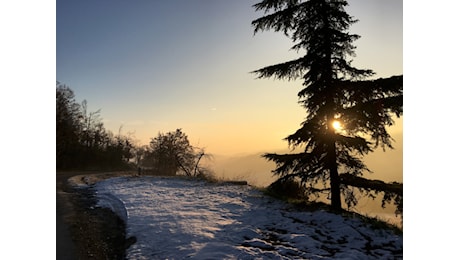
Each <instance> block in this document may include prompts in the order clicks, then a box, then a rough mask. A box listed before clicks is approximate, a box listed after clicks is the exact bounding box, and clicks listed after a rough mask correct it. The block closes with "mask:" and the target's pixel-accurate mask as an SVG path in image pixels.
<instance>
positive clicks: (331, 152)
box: [327, 136, 342, 211]
mask: <svg viewBox="0 0 460 260" xmlns="http://www.w3.org/2000/svg"><path fill="white" fill-rule="evenodd" d="M331 137H332V136H331ZM330 140H331V142H330V143H329V145H328V151H327V157H328V169H329V173H330V175H331V176H330V183H331V208H332V209H333V210H335V211H341V210H342V200H341V199H340V178H339V173H338V171H337V160H336V153H335V140H334V139H333V138H331V139H330Z"/></svg>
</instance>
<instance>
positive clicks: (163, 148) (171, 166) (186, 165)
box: [144, 129, 210, 177]
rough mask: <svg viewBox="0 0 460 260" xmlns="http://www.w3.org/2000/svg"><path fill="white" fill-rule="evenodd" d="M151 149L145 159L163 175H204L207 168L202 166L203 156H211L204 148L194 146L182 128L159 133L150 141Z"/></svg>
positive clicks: (155, 170)
mask: <svg viewBox="0 0 460 260" xmlns="http://www.w3.org/2000/svg"><path fill="white" fill-rule="evenodd" d="M149 148H150V151H148V152H147V155H146V156H145V157H146V158H145V159H144V161H147V164H150V165H151V166H153V170H154V172H156V173H157V174H161V175H176V174H178V173H179V174H184V175H186V176H193V177H197V176H202V175H203V174H205V173H206V171H207V170H206V169H205V168H202V167H200V161H201V159H202V158H203V157H209V156H210V155H208V154H206V153H205V151H204V149H203V148H195V147H193V146H192V145H191V144H190V142H189V140H188V137H187V135H186V134H185V133H184V132H182V129H176V131H172V132H168V133H166V134H163V133H158V135H157V137H155V138H152V140H151V142H150V147H149Z"/></svg>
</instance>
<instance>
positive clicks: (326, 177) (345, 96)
mask: <svg viewBox="0 0 460 260" xmlns="http://www.w3.org/2000/svg"><path fill="white" fill-rule="evenodd" d="M346 5H347V1H343V0H308V1H302V0H263V1H261V2H259V3H257V4H255V5H254V7H255V9H256V11H263V12H264V16H263V17H261V18H259V19H256V20H254V21H253V22H252V25H253V26H254V33H257V32H259V31H265V30H270V29H273V30H275V31H277V32H283V33H284V34H285V35H286V36H288V37H290V39H291V40H292V41H293V43H294V45H293V46H292V50H295V51H298V53H302V52H304V51H305V54H304V55H303V56H301V57H300V58H298V59H295V60H291V61H287V62H285V63H280V64H276V65H272V66H267V67H264V68H261V69H259V70H256V71H254V73H256V74H257V75H258V77H259V78H270V77H274V78H277V79H288V80H295V79H299V78H301V79H302V80H303V89H301V90H300V92H299V93H298V96H299V102H300V103H301V105H302V106H303V107H304V108H305V109H306V112H307V115H306V118H305V121H304V122H303V123H302V125H301V128H300V129H299V130H297V131H296V132H295V133H293V134H291V135H289V136H288V137H287V138H286V140H287V141H288V142H289V145H290V146H291V147H293V148H302V152H300V153H290V154H274V153H267V154H265V155H264V157H265V158H267V159H268V160H271V161H274V162H275V163H276V165H277V167H276V169H275V170H274V173H275V174H277V175H278V176H279V178H280V180H288V179H298V180H300V181H301V183H302V184H303V185H305V186H306V187H307V188H308V190H309V192H311V193H317V192H322V191H327V192H330V198H331V207H332V208H333V209H335V210H340V209H341V208H342V206H341V192H342V193H343V194H345V200H346V201H347V203H348V204H356V198H355V196H354V194H353V192H352V189H350V188H349V185H350V184H351V186H353V181H351V182H350V181H348V182H347V183H346V185H345V182H343V181H341V176H352V177H353V176H354V177H357V176H360V175H362V174H363V172H364V171H368V169H367V167H366V166H365V164H364V163H363V161H362V156H363V155H365V154H367V153H369V152H372V151H373V149H375V148H377V147H378V146H379V145H381V146H382V147H383V148H385V147H389V148H392V146H391V142H392V139H391V136H390V135H389V134H388V132H387V129H386V127H387V126H390V125H392V124H393V123H394V121H393V119H392V117H393V116H394V115H396V116H398V117H399V116H400V115H401V114H402V76H394V77H391V78H386V79H377V80H366V78H368V77H370V76H372V75H373V74H374V73H373V72H372V70H368V69H357V68H355V67H353V66H352V65H351V60H349V57H350V56H353V55H354V49H355V47H354V46H353V41H355V40H356V39H358V38H359V36H358V35H355V34H350V33H349V32H348V29H349V27H350V25H352V24H353V23H355V22H356V20H354V19H353V18H352V17H351V16H350V15H348V14H347V12H346V11H345V9H344V7H345V6H346ZM337 122H340V123H341V124H342V126H343V128H342V129H338V128H334V127H333V125H334V124H337ZM347 180H350V178H348V179H347ZM351 180H353V179H351ZM319 184H323V186H322V187H321V186H319Z"/></svg>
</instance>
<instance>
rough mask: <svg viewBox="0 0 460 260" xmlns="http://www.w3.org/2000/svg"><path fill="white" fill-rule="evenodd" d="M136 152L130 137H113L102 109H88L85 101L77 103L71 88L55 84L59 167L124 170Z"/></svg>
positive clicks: (57, 158) (64, 168)
mask: <svg viewBox="0 0 460 260" xmlns="http://www.w3.org/2000/svg"><path fill="white" fill-rule="evenodd" d="M120 130H121V129H120ZM133 153H134V145H133V141H132V140H131V138H130V137H129V136H123V135H121V133H120V132H119V133H118V135H117V136H114V135H113V133H112V132H110V131H108V130H106V129H105V127H104V124H103V122H102V118H101V116H100V110H97V111H96V112H89V111H88V106H87V102H86V100H84V101H83V102H82V103H81V104H78V103H77V102H76V101H75V95H74V92H73V91H72V89H70V87H68V86H66V85H64V84H61V83H59V82H57V83H56V168H57V169H59V170H67V169H80V170H84V169H125V168H128V167H130V166H129V162H130V159H131V158H132V157H133V156H134V155H133Z"/></svg>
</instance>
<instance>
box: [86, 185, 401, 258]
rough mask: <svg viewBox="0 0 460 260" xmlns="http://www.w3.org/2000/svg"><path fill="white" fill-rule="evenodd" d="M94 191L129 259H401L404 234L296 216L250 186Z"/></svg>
mask: <svg viewBox="0 0 460 260" xmlns="http://www.w3.org/2000/svg"><path fill="white" fill-rule="evenodd" d="M94 188H95V190H96V198H97V199H98V206H100V207H108V208H110V209H112V210H113V211H114V212H116V213H117V214H118V215H120V217H121V218H122V219H124V220H125V222H126V223H127V235H128V236H135V237H136V238H137V242H136V243H134V244H133V245H131V246H130V247H129V248H128V249H127V258H128V259H183V258H192V259H296V258H297V259H331V258H333V259H369V258H371V259H372V258H377V259H399V258H400V259H402V248H403V241H402V235H396V234H394V233H393V232H391V231H388V230H383V229H378V230H375V229H372V228H370V227H368V226H366V224H364V223H363V222H361V221H360V220H359V219H357V218H354V219H353V218H346V217H343V216H340V215H337V214H333V213H329V212H326V211H321V210H318V211H314V212H309V211H299V210H296V209H294V208H293V207H292V206H290V205H288V204H287V203H285V202H282V201H279V200H276V199H274V198H271V197H268V196H265V195H264V194H263V193H261V192H260V191H259V190H257V189H255V188H252V187H251V186H245V185H230V184H212V183H207V182H204V181H198V180H190V179H188V180H187V179H181V178H166V177H165V178H162V177H136V178H134V177H119V178H112V179H107V180H104V181H101V182H98V183H96V184H95V185H94Z"/></svg>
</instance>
